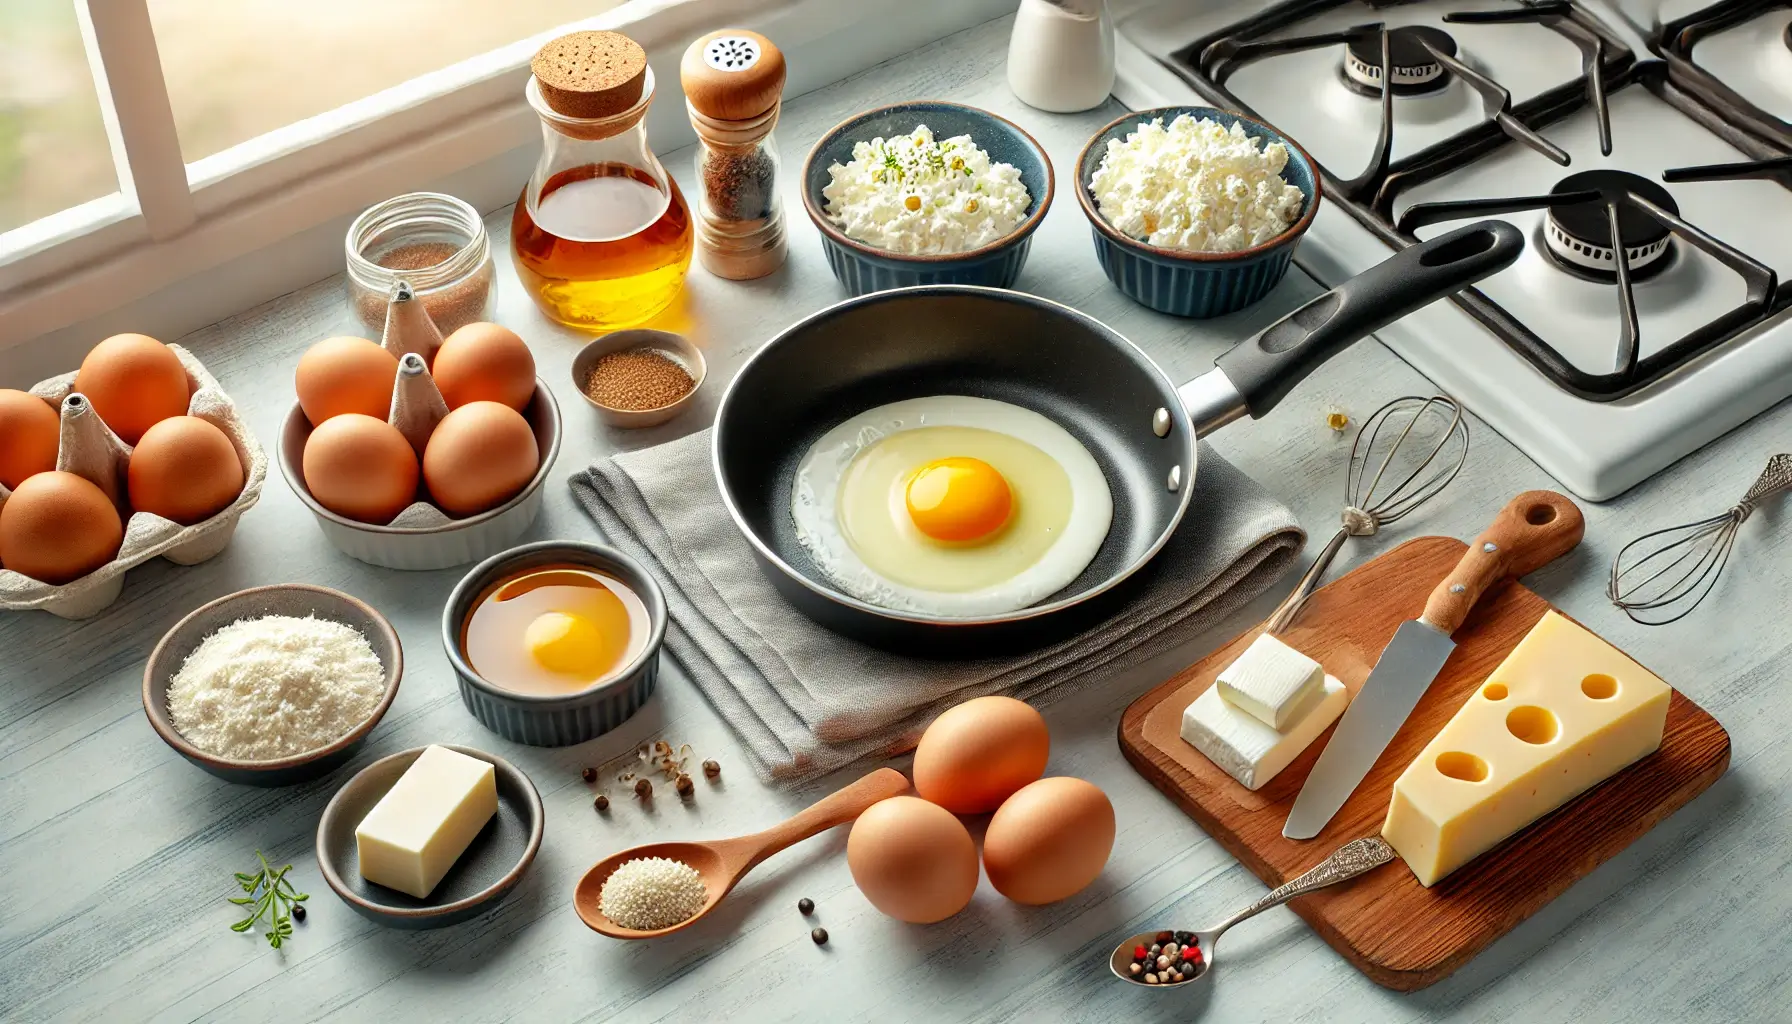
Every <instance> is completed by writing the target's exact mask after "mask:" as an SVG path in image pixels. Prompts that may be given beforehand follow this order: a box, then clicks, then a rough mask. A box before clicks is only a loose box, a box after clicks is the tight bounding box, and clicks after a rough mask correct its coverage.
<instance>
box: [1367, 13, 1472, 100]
mask: <svg viewBox="0 0 1792 1024" xmlns="http://www.w3.org/2000/svg"><path fill="white" fill-rule="evenodd" d="M1426 43H1430V44H1431V45H1432V46H1433V47H1435V48H1436V49H1437V51H1438V52H1439V53H1442V54H1444V55H1446V56H1450V57H1454V56H1456V40H1454V39H1451V38H1450V34H1449V33H1448V32H1445V31H1444V30H1442V29H1438V28H1432V27H1431V26H1429V25H1406V26H1402V27H1401V28H1394V29H1389V30H1388V65H1389V69H1390V70H1391V71H1392V76H1391V77H1392V78H1393V79H1394V95H1396V96H1412V95H1416V94H1418V93H1427V92H1434V91H1436V90H1438V89H1441V88H1443V87H1444V86H1445V85H1447V84H1449V81H1450V73H1449V72H1448V71H1446V70H1444V66H1443V65H1442V64H1439V63H1438V62H1437V58H1436V57H1434V56H1433V55H1432V53H1431V51H1430V50H1428V49H1426V48H1425V44H1426ZM1344 84H1346V85H1348V86H1350V87H1351V88H1352V89H1354V90H1356V91H1357V92H1360V93H1362V94H1363V95H1365V96H1380V95H1381V37H1380V35H1379V34H1375V35H1370V36H1368V37H1366V38H1360V39H1353V40H1351V41H1350V42H1348V43H1346V44H1344Z"/></svg>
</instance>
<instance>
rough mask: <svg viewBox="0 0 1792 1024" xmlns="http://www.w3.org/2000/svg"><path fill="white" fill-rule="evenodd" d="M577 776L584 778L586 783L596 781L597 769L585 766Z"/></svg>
mask: <svg viewBox="0 0 1792 1024" xmlns="http://www.w3.org/2000/svg"><path fill="white" fill-rule="evenodd" d="M579 778H581V779H584V780H585V783H586V785H590V784H591V783H593V782H596V781H597V769H596V768H586V769H585V770H583V771H581V772H579Z"/></svg>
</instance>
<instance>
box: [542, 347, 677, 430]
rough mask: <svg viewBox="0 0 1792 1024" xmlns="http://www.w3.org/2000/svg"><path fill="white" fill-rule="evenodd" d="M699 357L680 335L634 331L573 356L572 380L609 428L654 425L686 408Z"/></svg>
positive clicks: (586, 348) (587, 348) (581, 350)
mask: <svg viewBox="0 0 1792 1024" xmlns="http://www.w3.org/2000/svg"><path fill="white" fill-rule="evenodd" d="M705 370H706V368H705V366H704V362H703V353H702V351H701V350H699V349H698V348H697V346H695V345H693V344H691V343H690V341H688V340H686V339H685V337H684V336H683V335H679V334H673V333H672V332H670V331H655V330H649V329H646V328H637V329H634V330H627V331H616V332H613V333H611V334H606V335H604V336H603V337H601V338H598V339H596V340H595V341H593V342H591V343H590V344H588V345H586V346H585V347H584V348H582V349H580V350H579V354H578V355H577V356H574V357H573V361H572V382H573V386H574V387H576V388H578V389H579V394H581V395H583V396H585V401H586V402H588V403H590V405H591V407H592V408H594V409H596V410H597V413H598V415H599V416H601V417H602V418H603V421H604V422H605V423H607V424H609V425H610V426H613V427H652V426H658V425H659V424H661V423H664V422H666V421H667V420H669V419H671V418H672V417H674V416H676V415H678V414H679V413H680V412H681V411H683V410H684V408H685V406H686V405H688V404H690V401H691V397H692V396H693V395H695V394H696V393H697V389H698V388H699V387H701V386H702V385H703V375H704V373H705Z"/></svg>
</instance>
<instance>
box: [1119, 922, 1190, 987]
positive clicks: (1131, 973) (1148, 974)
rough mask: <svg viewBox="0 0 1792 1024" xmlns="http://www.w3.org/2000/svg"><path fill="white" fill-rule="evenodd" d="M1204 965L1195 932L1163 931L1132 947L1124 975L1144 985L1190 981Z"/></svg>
mask: <svg viewBox="0 0 1792 1024" xmlns="http://www.w3.org/2000/svg"><path fill="white" fill-rule="evenodd" d="M1206 969H1207V962H1206V959H1205V958H1204V957H1203V956H1202V955H1201V946H1200V943H1199V942H1198V941H1197V939H1196V936H1195V933H1194V932H1178V931H1162V932H1158V933H1157V934H1156V935H1155V936H1154V937H1153V941H1152V943H1151V945H1149V946H1146V945H1143V944H1141V945H1136V946H1134V947H1133V948H1132V963H1131V964H1129V965H1127V968H1126V973H1127V976H1128V977H1130V978H1132V979H1133V980H1134V981H1139V982H1143V983H1144V984H1147V985H1180V984H1181V983H1183V982H1185V981H1193V980H1194V979H1195V978H1198V977H1200V976H1201V972H1203V971H1205V970H1206Z"/></svg>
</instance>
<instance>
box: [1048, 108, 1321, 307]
mask: <svg viewBox="0 0 1792 1024" xmlns="http://www.w3.org/2000/svg"><path fill="white" fill-rule="evenodd" d="M1319 193H1320V186H1319V176H1318V172H1317V169H1316V165H1315V164H1314V163H1313V160H1312V158H1311V157H1309V156H1308V155H1307V153H1306V151H1305V150H1303V149H1301V148H1300V146H1299V145H1298V144H1296V143H1295V142H1294V141H1293V140H1291V139H1289V138H1287V137H1286V136H1284V135H1282V134H1281V133H1280V132H1278V131H1276V130H1275V129H1274V128H1271V127H1270V126H1269V125H1266V124H1264V123H1263V122H1261V121H1257V120H1254V119H1252V118H1249V117H1245V116H1243V115H1242V114H1234V113H1230V112H1228V111H1224V110H1217V109H1215V108H1213V107H1159V108H1157V109H1154V110H1143V111H1139V112H1138V113H1133V114H1127V115H1126V116H1124V117H1120V118H1117V119H1115V120H1114V121H1112V122H1110V123H1109V124H1108V126H1107V127H1105V128H1103V129H1102V130H1101V131H1100V132H1097V133H1096V135H1095V137H1094V138H1092V139H1090V140H1089V143H1088V145H1086V146H1084V147H1083V152H1082V154H1081V155H1080V156H1079V157H1078V158H1077V200H1078V203H1079V204H1080V205H1081V206H1082V208H1083V213H1084V214H1085V215H1087V216H1088V218H1089V224H1090V227H1091V229H1092V231H1093V234H1094V238H1095V255H1096V257H1097V259H1099V260H1100V261H1101V267H1102V269H1103V270H1105V271H1107V275H1108V278H1109V279H1110V280H1112V281H1113V282H1114V284H1115V285H1116V286H1117V287H1118V288H1119V289H1120V290H1121V291H1122V292H1124V293H1125V294H1126V295H1127V296H1128V297H1130V298H1132V299H1133V300H1135V301H1137V302H1139V303H1141V304H1143V305H1145V306H1148V307H1150V308H1152V309H1155V310H1157V311H1158V312H1160V313H1169V314H1171V315H1174V316H1187V317H1213V316H1221V315H1223V314H1226V313H1231V312H1235V311H1237V310H1240V309H1243V308H1244V307H1246V306H1249V305H1251V304H1252V303H1255V302H1257V301H1258V300H1260V299H1262V298H1263V297H1264V296H1266V295H1268V294H1269V293H1270V291H1271V289H1273V288H1275V286H1276V285H1277V284H1278V283H1280V281H1281V280H1282V277H1283V275H1285V274H1287V272H1288V267H1289V264H1290V263H1291V262H1292V261H1293V259H1294V249H1295V246H1296V245H1297V244H1298V243H1299V242H1300V238H1301V235H1303V234H1304V233H1305V232H1306V230H1307V227H1308V225H1310V224H1312V223H1313V215H1314V214H1315V213H1316V212H1317V211H1318V209H1319Z"/></svg>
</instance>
